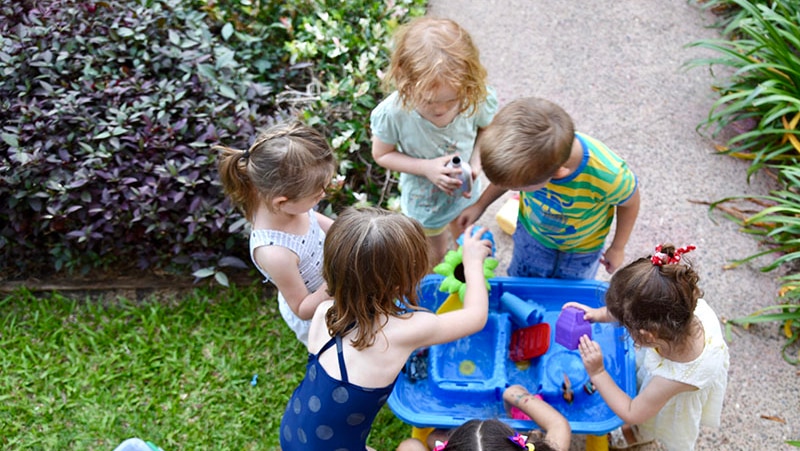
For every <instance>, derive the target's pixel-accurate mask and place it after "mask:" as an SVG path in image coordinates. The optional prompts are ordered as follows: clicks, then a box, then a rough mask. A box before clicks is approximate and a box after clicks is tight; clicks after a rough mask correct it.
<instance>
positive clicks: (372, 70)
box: [286, 0, 427, 207]
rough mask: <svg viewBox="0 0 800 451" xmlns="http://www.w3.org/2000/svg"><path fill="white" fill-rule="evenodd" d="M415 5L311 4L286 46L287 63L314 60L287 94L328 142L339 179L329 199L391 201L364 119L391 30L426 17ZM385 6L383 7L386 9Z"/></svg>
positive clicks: (377, 94)
mask: <svg viewBox="0 0 800 451" xmlns="http://www.w3.org/2000/svg"><path fill="white" fill-rule="evenodd" d="M426 3H427V2H425V1H421V0H396V1H392V2H388V3H385V2H375V1H367V0H357V1H350V2H339V1H336V0H316V1H314V2H312V4H313V6H314V10H313V13H312V14H308V15H306V16H303V17H301V18H300V20H299V22H298V23H297V24H296V26H295V28H294V39H293V40H292V41H289V42H287V43H286V50H287V51H288V52H289V54H290V55H291V60H292V61H293V62H297V61H305V60H313V61H314V62H315V64H314V65H313V67H312V68H311V69H312V72H311V79H310V80H309V83H308V84H307V85H306V86H305V88H304V89H302V90H298V91H297V92H295V93H287V94H289V98H291V97H292V96H294V97H295V99H297V100H301V101H303V104H304V105H305V106H306V109H305V110H304V111H303V117H304V119H305V121H306V122H308V123H310V124H313V125H316V126H318V127H321V128H322V129H323V130H325V131H326V133H327V135H328V136H330V137H331V144H332V146H333V148H334V150H335V151H336V155H337V158H338V160H339V166H340V171H339V173H340V175H345V176H346V181H345V183H344V185H343V186H342V187H341V189H340V190H339V191H337V193H335V194H334V195H333V196H332V197H331V198H330V199H329V201H330V202H331V203H333V204H334V207H336V206H344V205H349V204H354V203H361V204H372V205H375V204H377V205H381V206H390V200H391V198H392V197H393V196H394V197H396V196H397V191H396V184H395V180H394V179H393V178H392V174H391V172H389V171H386V170H384V169H383V168H382V167H380V166H378V165H376V164H375V163H374V161H373V160H372V153H371V141H370V135H369V130H368V124H369V114H370V112H371V111H372V109H373V108H374V107H375V106H377V104H378V103H379V101H380V100H381V99H382V97H383V94H382V93H381V90H380V77H379V74H380V73H381V72H382V71H383V70H385V69H386V66H387V65H388V62H389V48H388V45H389V38H390V36H391V33H392V32H393V31H394V29H395V28H396V27H397V25H398V24H399V23H400V22H402V21H405V20H407V19H408V18H410V17H415V16H421V15H423V14H424V13H425V4H426ZM387 5H388V6H387Z"/></svg>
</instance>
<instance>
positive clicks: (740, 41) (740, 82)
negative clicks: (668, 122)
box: [689, 0, 800, 177]
mask: <svg viewBox="0 0 800 451" xmlns="http://www.w3.org/2000/svg"><path fill="white" fill-rule="evenodd" d="M730 3H733V4H735V5H736V6H737V7H738V8H740V13H739V14H736V15H735V16H734V17H733V18H732V19H731V21H730V22H729V23H728V25H727V26H726V27H725V29H724V32H723V35H724V36H726V38H722V39H705V40H700V41H696V42H694V43H691V44H690V46H692V47H701V48H706V49H710V50H712V51H714V52H716V53H718V54H719V56H716V57H711V58H699V59H695V60H693V61H692V62H690V63H689V66H690V67H696V66H711V67H712V68H713V66H715V65H718V66H723V67H726V68H729V69H731V70H733V73H732V74H730V76H728V77H726V78H725V81H724V82H723V83H722V84H720V85H719V86H717V87H716V89H717V90H718V91H719V92H720V98H719V99H718V100H717V101H716V102H715V103H714V105H713V107H712V109H711V111H710V113H709V116H708V118H707V119H706V121H705V122H704V123H702V124H701V127H706V128H709V129H711V131H712V136H718V134H719V132H721V131H722V130H724V129H725V128H726V127H728V126H735V125H736V124H741V123H742V122H751V123H752V125H751V126H750V127H748V128H751V129H749V130H742V132H741V133H738V134H736V135H735V136H733V137H732V138H731V139H730V140H729V141H728V142H727V144H726V145H725V146H721V147H720V148H719V150H720V151H721V152H722V153H725V154H729V155H733V156H736V157H739V158H745V159H750V160H752V161H751V165H750V168H749V169H748V177H749V176H750V175H752V174H753V173H754V172H755V171H757V170H758V169H760V168H762V167H764V166H765V165H773V164H789V163H791V162H795V161H797V157H798V152H800V139H798V135H800V131H798V129H797V125H798V122H799V121H800V23H798V18H800V4H798V2H796V1H791V0H775V1H773V2H770V5H769V6H768V5H765V4H754V2H751V1H747V0H731V2H730ZM756 3H758V2H756Z"/></svg>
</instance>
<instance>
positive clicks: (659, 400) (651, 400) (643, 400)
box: [578, 335, 696, 424]
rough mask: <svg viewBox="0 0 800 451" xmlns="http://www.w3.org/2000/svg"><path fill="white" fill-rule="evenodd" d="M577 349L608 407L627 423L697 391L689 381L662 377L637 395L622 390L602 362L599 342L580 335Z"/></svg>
mask: <svg viewBox="0 0 800 451" xmlns="http://www.w3.org/2000/svg"><path fill="white" fill-rule="evenodd" d="M578 350H579V352H580V354H581V359H582V360H583V364H584V366H585V367H586V372H587V373H588V374H589V378H590V379H591V381H592V383H593V384H594V386H595V388H596V389H597V391H598V392H599V393H600V396H602V397H603V400H604V401H605V402H606V404H608V407H609V408H610V409H611V410H612V411H613V412H614V413H615V414H617V416H618V417H620V418H621V419H622V420H623V421H624V422H626V423H628V424H638V423H641V422H643V421H646V420H649V419H650V418H652V417H654V416H655V415H656V414H657V413H658V411H659V410H661V408H662V407H664V405H665V404H666V403H667V401H669V399H670V398H672V397H673V396H675V395H677V394H678V393H681V392H684V391H690V390H696V387H693V386H691V385H688V384H684V383H681V382H675V381H670V380H667V379H664V378H662V377H658V376H656V377H654V378H653V380H651V381H650V383H649V384H648V385H647V386H646V387H645V388H644V389H643V390H642V391H641V392H639V394H638V395H637V396H636V397H635V398H631V397H630V396H629V395H628V394H627V393H625V391H623V390H622V389H621V388H619V386H618V385H617V383H616V382H615V381H614V379H612V378H611V375H610V374H608V372H607V371H606V369H605V365H603V352H602V351H601V349H600V345H598V344H597V342H594V341H592V340H590V339H589V338H588V337H587V336H585V335H584V336H583V337H581V341H580V344H579V345H578Z"/></svg>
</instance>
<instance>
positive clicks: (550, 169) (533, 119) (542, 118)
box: [477, 97, 575, 188]
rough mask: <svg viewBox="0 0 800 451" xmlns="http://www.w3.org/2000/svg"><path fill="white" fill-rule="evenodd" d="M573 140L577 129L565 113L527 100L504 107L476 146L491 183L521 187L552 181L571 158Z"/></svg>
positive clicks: (483, 132)
mask: <svg viewBox="0 0 800 451" xmlns="http://www.w3.org/2000/svg"><path fill="white" fill-rule="evenodd" d="M574 140H575V126H574V124H573V123H572V118H570V116H569V114H567V112H566V111H564V110H563V109H562V108H561V107H559V106H558V105H556V104H555V103H553V102H549V101H547V100H544V99H539V98H535V97H527V98H521V99H517V100H514V101H512V102H510V103H509V104H507V105H506V106H504V107H503V108H501V109H500V111H498V112H497V114H496V115H495V116H494V119H492V122H491V123H490V124H489V126H488V127H486V128H485V129H484V130H483V131H482V132H481V134H480V135H479V137H478V144H477V145H478V148H479V149H480V153H481V165H482V166H483V171H484V173H485V174H486V177H487V178H488V179H489V181H491V182H492V183H493V184H495V185H497V186H501V187H505V188H520V187H523V186H530V185H536V184H539V183H542V182H544V181H546V180H547V179H549V178H551V177H552V176H553V175H554V174H555V173H556V171H557V170H558V168H559V167H561V166H562V165H563V164H564V163H565V162H566V161H567V160H568V159H569V155H570V151H571V150H572V143H573V141H574Z"/></svg>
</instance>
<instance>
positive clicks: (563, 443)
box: [503, 385, 572, 451]
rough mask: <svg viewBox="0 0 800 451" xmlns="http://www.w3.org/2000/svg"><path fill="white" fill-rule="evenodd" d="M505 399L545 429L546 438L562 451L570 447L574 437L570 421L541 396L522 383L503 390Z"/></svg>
mask: <svg viewBox="0 0 800 451" xmlns="http://www.w3.org/2000/svg"><path fill="white" fill-rule="evenodd" d="M503 400H504V401H505V402H507V403H508V404H510V405H512V406H514V407H516V408H518V409H519V410H521V411H522V412H524V413H525V414H526V415H528V416H529V417H531V419H532V420H533V421H534V422H535V423H536V424H538V425H539V427H541V428H542V429H544V430H545V432H546V434H545V439H546V440H547V441H548V442H550V443H552V444H553V445H555V446H556V447H557V448H558V449H559V450H560V451H566V450H568V449H569V445H570V441H571V437H572V428H571V427H570V425H569V421H567V419H566V418H565V417H564V415H561V413H560V412H559V411H557V410H556V409H554V408H553V406H551V405H550V404H548V403H547V402H546V401H545V400H543V399H541V397H537V396H534V395H532V394H531V393H530V392H528V390H526V389H525V387H523V386H521V385H512V386H510V387H508V388H507V389H506V391H505V392H503Z"/></svg>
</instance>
